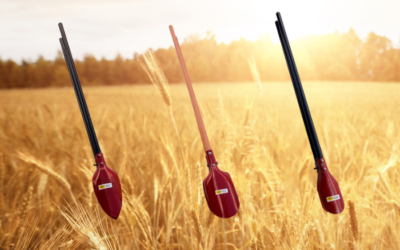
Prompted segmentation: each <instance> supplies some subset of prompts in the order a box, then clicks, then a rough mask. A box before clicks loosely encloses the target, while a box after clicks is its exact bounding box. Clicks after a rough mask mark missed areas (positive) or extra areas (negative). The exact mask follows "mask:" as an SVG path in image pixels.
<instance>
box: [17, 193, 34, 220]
mask: <svg viewBox="0 0 400 250" xmlns="http://www.w3.org/2000/svg"><path fill="white" fill-rule="evenodd" d="M32 194H33V187H32V186H30V187H29V188H28V192H27V193H26V194H25V197H24V199H23V201H22V203H21V208H20V210H19V218H20V219H24V218H25V216H26V212H27V211H28V206H29V203H31V199H32Z"/></svg>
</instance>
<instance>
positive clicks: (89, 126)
mask: <svg viewBox="0 0 400 250" xmlns="http://www.w3.org/2000/svg"><path fill="white" fill-rule="evenodd" d="M58 26H59V28H60V32H61V37H62V38H60V44H61V48H62V51H63V54H64V58H65V61H66V63H67V68H68V72H69V74H70V77H71V81H72V85H73V87H74V90H75V95H76V99H77V100H78V104H79V108H80V110H81V114H82V118H83V122H84V123H85V127H86V132H87V134H88V137H89V141H90V145H91V146H92V150H93V154H94V155H96V154H98V153H100V152H101V150H100V146H99V143H98V141H97V136H96V133H95V130H94V127H93V123H92V119H91V118H90V113H89V109H88V107H87V105H86V100H85V96H84V94H83V91H82V87H81V84H80V81H79V77H78V73H77V71H76V68H75V63H74V59H73V57H72V54H71V50H70V47H69V44H68V40H67V36H66V34H65V31H64V27H63V25H62V23H59V24H58Z"/></svg>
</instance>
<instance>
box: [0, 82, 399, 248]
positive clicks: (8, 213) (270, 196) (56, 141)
mask: <svg viewBox="0 0 400 250" xmlns="http://www.w3.org/2000/svg"><path fill="white" fill-rule="evenodd" d="M194 89H195V91H196V95H197V99H198V102H199V105H200V109H201V111H202V114H203V119H204V122H205V125H206V128H207V132H208V135H209V138H210V142H211V146H212V148H213V150H214V152H215V155H216V158H217V160H218V162H219V166H220V168H221V169H222V170H224V171H227V172H229V173H230V174H231V176H232V179H233V181H234V183H235V186H236V190H237V192H238V195H239V199H240V202H241V206H240V211H239V213H238V214H237V215H236V216H234V217H232V218H230V219H225V220H223V219H220V218H218V217H215V216H213V215H212V214H211V213H210V211H209V210H208V207H207V202H206V200H205V197H204V194H203V190H202V180H203V179H204V178H205V177H206V176H207V174H208V169H207V167H206V159H205V155H204V152H203V146H202V144H201V140H200V135H199V132H198V130H197V124H196V121H195V117H194V114H193V110H192V107H191V103H190V99H189V95H188V93H187V89H186V86H185V85H184V84H172V85H170V87H169V93H170V95H171V101H172V105H171V107H168V106H167V105H165V103H164V100H163V98H162V96H161V95H160V94H159V92H158V91H157V89H156V88H154V86H152V85H137V86H121V87H87V88H84V92H85V95H86V99H87V103H88V107H89V110H90V112H91V116H92V120H93V124H94V127H95V129H96V132H97V137H98V140H99V143H100V147H101V149H102V151H103V153H104V155H105V159H106V161H107V165H108V166H109V167H111V168H112V169H114V170H115V171H116V172H117V173H118V175H119V177H120V179H121V183H122V187H123V199H124V200H123V207H122V211H121V215H120V217H119V218H118V220H116V221H114V220H112V219H110V218H109V217H108V216H107V215H106V214H105V213H104V212H103V211H102V210H101V208H100V207H99V205H98V203H97V200H96V197H95V195H94V193H93V190H92V186H91V185H92V184H91V178H92V174H93V173H94V171H95V167H94V166H93V164H94V159H93V155H92V151H91V148H90V143H89V140H88V138H87V135H86V131H85V127H84V124H83V121H82V117H81V114H80V111H79V108H78V104H77V102H76V98H75V95H74V92H73V89H72V87H71V88H60V89H43V90H42V89H39V90H3V91H0V152H1V159H0V164H1V165H0V190H1V192H0V220H1V224H0V247H1V249H148V250H150V249H151V250H155V249H160V250H161V249H166V250H167V249H168V250H172V249H204V250H209V249H221V250H233V249H258V250H260V249H399V247H400V243H399V241H400V239H399V235H400V224H399V219H400V206H399V204H400V198H399V192H400V184H399V172H400V158H399V157H400V153H399V152H400V149H399V139H400V138H399V137H400V130H399V129H398V128H399V127H400V85H399V84H396V83H368V82H305V83H304V90H305V93H306V96H307V99H308V103H309V107H310V110H311V113H312V115H313V119H314V124H315V127H316V130H317V134H318V136H319V139H320V142H321V147H322V151H323V153H324V156H325V159H326V160H327V163H328V167H329V169H330V171H331V173H332V175H333V176H334V177H335V178H336V179H337V181H338V183H339V185H340V187H341V191H342V194H343V197H344V199H345V206H346V207H345V210H344V211H343V213H341V214H340V215H332V214H329V213H326V212H325V211H324V210H323V209H322V207H321V204H320V202H319V198H318V193H317V190H316V182H317V173H316V171H315V170H313V167H314V160H313V157H312V153H311V150H310V147H309V144H308V139H307V136H306V132H305V128H304V125H303V122H302V119H301V115H300V111H299V108H298V105H297V101H296V98H295V94H294V91H293V87H292V85H291V83H290V82H279V83H273V82H271V83H263V84H262V88H261V85H260V86H257V85H256V84H255V83H220V84H210V83H204V84H195V85H194ZM260 91H262V95H261V93H260ZM170 108H172V111H171V112H170ZM171 114H173V116H171ZM171 117H174V119H175V122H176V129H175V126H174V121H173V120H172V119H171ZM178 135H179V138H180V139H179V141H178ZM180 143H181V145H182V147H180ZM181 149H182V150H181Z"/></svg>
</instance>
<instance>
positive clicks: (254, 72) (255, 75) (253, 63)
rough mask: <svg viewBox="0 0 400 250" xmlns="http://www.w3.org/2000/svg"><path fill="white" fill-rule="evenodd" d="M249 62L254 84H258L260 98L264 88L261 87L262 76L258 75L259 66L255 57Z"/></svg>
mask: <svg viewBox="0 0 400 250" xmlns="http://www.w3.org/2000/svg"><path fill="white" fill-rule="evenodd" d="M248 62H249V67H250V72H251V75H252V76H253V79H254V82H255V83H256V84H257V87H258V91H259V92H260V96H262V86H261V79H260V74H259V73H258V69H257V64H256V61H255V60H254V57H251V59H249V60H248Z"/></svg>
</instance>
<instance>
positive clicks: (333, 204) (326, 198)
mask: <svg viewBox="0 0 400 250" xmlns="http://www.w3.org/2000/svg"><path fill="white" fill-rule="evenodd" d="M276 15H277V19H278V20H277V21H276V22H275V25H276V28H277V30H278V34H279V39H280V41H281V45H282V49H283V53H284V55H285V59H286V63H287V66H288V69H289V73H290V77H291V79H292V83H293V88H294V90H295V93H296V97H297V102H298V104H299V108H300V112H301V115H302V118H303V122H304V126H305V128H306V132H307V136H308V140H309V142H310V146H311V150H312V152H313V155H314V159H315V164H316V168H315V169H317V171H318V181H317V190H318V194H319V198H320V201H321V204H322V207H323V208H324V210H325V211H327V212H329V213H333V214H339V213H341V212H342V211H343V210H344V201H343V197H342V193H341V191H340V188H339V184H338V183H337V181H336V180H335V178H333V176H332V175H331V173H330V172H329V170H328V167H327V165H326V162H325V159H324V157H323V155H322V150H321V147H320V144H319V141H318V137H317V133H316V131H315V128H314V123H313V121H312V118H311V113H310V110H309V108H308V104H307V100H306V96H305V94H304V90H303V87H302V84H301V81H300V76H299V73H298V72H297V67H296V63H295V61H294V57H293V54H292V50H291V48H290V44H289V39H288V38H287V34H286V30H285V27H284V25H283V21H282V17H281V15H280V13H279V12H278V13H277V14H276Z"/></svg>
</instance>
